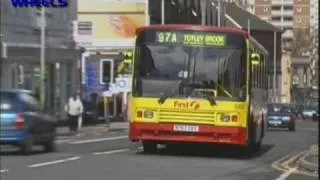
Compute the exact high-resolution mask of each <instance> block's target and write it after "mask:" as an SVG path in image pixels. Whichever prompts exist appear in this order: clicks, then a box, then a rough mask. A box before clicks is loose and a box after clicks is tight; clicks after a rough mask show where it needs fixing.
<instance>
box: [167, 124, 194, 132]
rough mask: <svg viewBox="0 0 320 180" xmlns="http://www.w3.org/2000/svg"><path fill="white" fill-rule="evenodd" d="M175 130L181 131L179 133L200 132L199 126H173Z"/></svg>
mask: <svg viewBox="0 0 320 180" xmlns="http://www.w3.org/2000/svg"><path fill="white" fill-rule="evenodd" d="M173 130H174V131H179V132H199V126H191V125H178V124H175V125H174V126H173Z"/></svg>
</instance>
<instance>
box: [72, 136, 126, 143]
mask: <svg viewBox="0 0 320 180" xmlns="http://www.w3.org/2000/svg"><path fill="white" fill-rule="evenodd" d="M119 139H128V136H116V137H107V138H97V139H87V140H80V141H74V142H70V144H87V143H95V142H102V141H112V140H119Z"/></svg>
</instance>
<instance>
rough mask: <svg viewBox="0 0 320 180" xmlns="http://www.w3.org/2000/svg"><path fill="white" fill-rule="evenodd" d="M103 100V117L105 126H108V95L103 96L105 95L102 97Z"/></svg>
mask: <svg viewBox="0 0 320 180" xmlns="http://www.w3.org/2000/svg"><path fill="white" fill-rule="evenodd" d="M103 100H104V118H105V121H106V125H107V128H109V117H108V114H109V112H108V106H109V104H108V103H109V97H107V96H105V97H103Z"/></svg>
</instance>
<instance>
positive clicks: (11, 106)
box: [0, 89, 56, 154]
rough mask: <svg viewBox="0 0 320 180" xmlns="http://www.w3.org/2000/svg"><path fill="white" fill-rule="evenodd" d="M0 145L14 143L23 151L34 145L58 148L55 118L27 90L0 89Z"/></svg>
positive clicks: (27, 152)
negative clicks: (44, 110) (45, 111)
mask: <svg viewBox="0 0 320 180" xmlns="http://www.w3.org/2000/svg"><path fill="white" fill-rule="evenodd" d="M0 97H1V98H0V145H14V146H18V147H20V148H21V150H22V152H23V153H24V154H30V153H31V152H32V147H33V145H43V146H44V147H45V150H46V151H54V150H55V134H56V133H55V131H56V121H55V119H54V118H53V117H51V116H49V115H47V114H46V113H44V112H43V111H42V110H41V108H40V106H39V104H38V102H37V100H36V98H35V97H33V96H32V93H31V92H30V91H27V90H19V89H11V90H4V89H1V90H0Z"/></svg>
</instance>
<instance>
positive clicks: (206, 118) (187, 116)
mask: <svg viewBox="0 0 320 180" xmlns="http://www.w3.org/2000/svg"><path fill="white" fill-rule="evenodd" d="M158 118H159V121H160V122H166V121H168V122H188V121H193V122H194V121H198V122H214V121H215V113H214V112H208V111H207V112H199V111H188V112H186V111H174V110H160V111H159V116H158Z"/></svg>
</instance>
